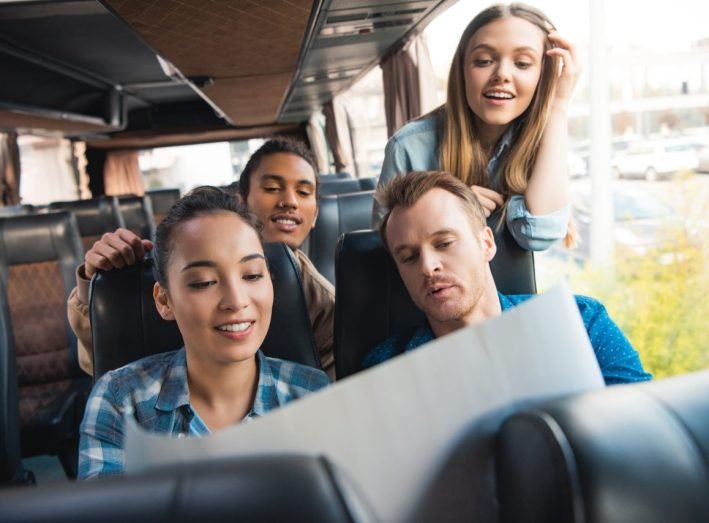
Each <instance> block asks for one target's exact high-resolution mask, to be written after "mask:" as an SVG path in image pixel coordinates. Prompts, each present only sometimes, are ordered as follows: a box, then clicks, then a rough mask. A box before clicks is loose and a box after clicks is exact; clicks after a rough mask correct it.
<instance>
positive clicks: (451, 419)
mask: <svg viewBox="0 0 709 523" xmlns="http://www.w3.org/2000/svg"><path fill="white" fill-rule="evenodd" d="M602 386H603V379H602V377H601V373H600V370H599V368H598V363H597V361H596V358H595V355H594V353H593V349H592V348H591V345H590V342H589V340H588V336H587V334H586V331H585V329H584V326H583V323H582V320H581V317H580V315H579V312H578V308H577V307H576V303H575V300H574V298H573V296H572V294H571V292H570V291H569V290H568V287H567V286H566V285H560V286H558V287H555V288H554V289H552V290H550V291H549V292H547V293H545V294H543V295H540V296H537V297H535V298H533V299H531V300H529V301H527V302H525V303H523V304H521V305H520V306H518V307H516V308H514V309H512V310H509V311H507V312H505V313H504V314H503V315H502V316H501V317H499V318H495V319H493V320H490V321H488V322H485V323H483V324H480V325H475V326H472V327H469V328H466V329H462V330H460V331H457V332H455V333H453V334H451V335H449V336H445V337H443V338H440V339H437V340H434V341H433V342H431V343H430V344H428V345H426V347H422V348H421V349H418V350H415V351H413V352H411V353H408V354H406V355H403V356H400V357H397V358H394V359H393V360H390V361H388V362H386V363H384V364H381V365H379V366H377V367H375V368H374V369H371V370H369V371H367V372H361V373H359V374H356V375H354V376H352V377H350V378H347V379H345V380H342V381H340V382H337V383H336V384H334V385H332V386H331V387H329V388H327V389H324V390H322V391H320V392H318V393H316V394H313V395H312V396H308V397H306V398H303V399H301V400H299V401H296V402H294V403H291V404H289V405H287V406H285V407H282V408H280V409H278V410H277V411H274V412H273V413H271V414H269V415H268V416H266V417H264V418H261V419H258V420H256V421H254V422H253V423H249V424H244V425H236V426H234V427H231V428H228V429H225V430H222V431H219V432H216V433H214V434H212V435H210V436H207V437H203V438H184V439H177V438H174V437H170V436H164V435H156V434H150V433H147V432H145V431H143V430H141V429H139V428H138V426H137V425H136V424H135V423H128V424H127V427H126V439H125V446H126V472H127V473H129V474H130V473H136V472H140V471H144V470H147V469H151V468H154V467H156V466H159V465H166V464H171V463H177V462H182V463H184V462H194V461H199V460H204V459H213V458H219V457H226V456H238V455H248V454H254V453H269V452H273V453H283V452H299V453H306V454H313V455H325V456H327V457H328V458H329V459H330V460H332V461H333V462H334V463H336V464H337V465H339V466H341V467H342V468H343V469H344V470H345V471H346V472H347V473H348V475H349V476H350V477H351V478H352V479H353V480H354V481H355V482H356V483H357V484H358V486H359V487H360V490H361V491H362V493H363V494H364V497H365V498H366V499H367V501H369V503H370V504H371V505H372V508H373V509H374V511H375V512H376V513H377V515H378V516H379V518H380V519H381V521H385V522H399V521H405V520H408V519H409V518H410V514H409V512H410V511H411V510H412V507H413V505H414V504H415V503H416V500H419V499H420V498H421V496H422V494H423V492H424V491H425V489H426V488H427V487H428V484H429V482H430V480H431V477H432V475H434V474H435V472H436V471H437V470H438V469H439V468H440V465H441V462H442V461H443V460H445V459H446V457H447V456H448V455H449V453H450V452H451V449H452V445H453V444H454V442H455V441H456V440H457V439H458V438H460V436H461V434H462V431H463V429H465V428H466V427H467V428H469V427H470V425H471V423H472V422H474V420H476V419H481V418H484V417H485V418H486V419H487V422H489V418H490V417H491V416H493V417H494V416H495V415H496V414H495V413H496V412H499V416H500V417H502V416H503V413H505V410H506V409H507V410H506V413H505V414H504V415H507V414H509V408H510V406H513V405H516V404H518V403H519V402H521V401H527V400H538V399H542V398H548V397H550V396H557V395H561V394H566V393H572V392H579V391H583V390H588V389H592V388H597V387H602Z"/></svg>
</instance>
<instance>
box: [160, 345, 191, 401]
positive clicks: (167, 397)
mask: <svg viewBox="0 0 709 523" xmlns="http://www.w3.org/2000/svg"><path fill="white" fill-rule="evenodd" d="M164 376H165V377H164V379H163V382H162V385H161V387H160V394H158V398H157V400H156V402H155V408H156V409H157V410H162V411H165V412H171V411H173V410H177V409H178V408H180V407H182V406H184V405H189V404H190V390H189V387H188V386H187V358H186V355H185V348H184V347H182V348H181V349H180V350H178V351H175V354H174V356H173V357H172V359H171V360H170V362H169V363H168V368H167V370H166V371H165V374H164ZM158 385H159V384H158Z"/></svg>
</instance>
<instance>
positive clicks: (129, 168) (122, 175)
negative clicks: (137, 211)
mask: <svg viewBox="0 0 709 523" xmlns="http://www.w3.org/2000/svg"><path fill="white" fill-rule="evenodd" d="M103 179H104V183H105V186H106V194H107V195H108V196H119V195H121V194H136V195H138V196H143V195H144V194H145V186H144V185H143V175H142V174H141V172H140V167H139V165H138V151H110V152H108V153H107V154H106V163H105V165H104V167H103Z"/></svg>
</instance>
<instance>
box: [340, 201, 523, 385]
mask: <svg viewBox="0 0 709 523" xmlns="http://www.w3.org/2000/svg"><path fill="white" fill-rule="evenodd" d="M497 216H498V215H497V214H493V215H492V216H491V217H490V218H489V219H488V225H489V226H490V227H492V228H493V231H496V232H495V242H496V244H497V254H496V255H495V257H494V258H493V259H492V262H490V270H491V271H492V275H493V278H494V279H495V283H496V284H497V288H498V290H499V291H500V292H502V293H504V294H534V293H536V280H535V275H534V256H533V254H532V252H530V251H525V250H523V249H522V248H521V247H520V246H519V245H517V243H516V242H515V240H514V238H512V236H511V235H510V233H509V231H508V230H507V228H506V227H502V228H498V227H497V222H498V218H497ZM335 271H336V278H335V280H336V292H335V295H336V296H337V300H336V302H335V365H336V370H337V376H338V378H340V379H341V378H344V377H346V376H349V375H350V374H353V373H354V372H357V371H358V370H360V369H361V368H362V367H361V363H362V359H363V358H364V357H365V356H366V355H367V354H368V353H369V352H370V351H371V350H372V349H374V347H376V346H377V345H378V344H379V343H382V342H383V341H384V340H386V339H388V338H389V337H391V336H393V335H401V336H402V337H406V338H408V337H409V336H410V335H411V334H412V333H413V331H414V330H415V329H416V328H417V327H421V326H422V325H425V322H426V318H425V316H424V315H423V313H422V312H421V311H420V310H419V309H418V308H416V306H415V305H414V303H413V301H411V298H410V297H409V294H408V292H407V290H406V287H404V282H403V281H402V280H401V277H400V276H399V272H398V270H397V268H396V265H395V264H394V260H393V259H392V257H391V255H390V254H389V252H388V251H387V250H386V249H385V248H384V245H383V244H382V242H381V239H380V236H379V233H378V232H377V231H357V232H351V233H347V234H345V235H344V236H343V237H342V238H340V241H339V243H338V245H337V252H336V255H335Z"/></svg>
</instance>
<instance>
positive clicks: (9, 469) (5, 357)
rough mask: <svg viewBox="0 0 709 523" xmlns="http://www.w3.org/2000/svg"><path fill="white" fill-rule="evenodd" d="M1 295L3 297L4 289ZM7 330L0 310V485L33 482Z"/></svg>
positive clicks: (4, 314)
mask: <svg viewBox="0 0 709 523" xmlns="http://www.w3.org/2000/svg"><path fill="white" fill-rule="evenodd" d="M2 285H3V282H1V281H0V287H2ZM0 293H2V295H5V294H6V293H5V290H4V289H0ZM4 305H5V304H4ZM10 329H11V327H10V313H9V311H8V310H7V307H6V306H3V307H0V337H1V339H0V486H4V485H8V484H10V485H11V484H21V483H34V476H33V475H32V472H30V471H26V470H25V469H24V467H23V465H22V453H21V450H20V409H19V398H18V390H17V361H16V356H15V343H14V340H13V339H12V331H11V330H10Z"/></svg>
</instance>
